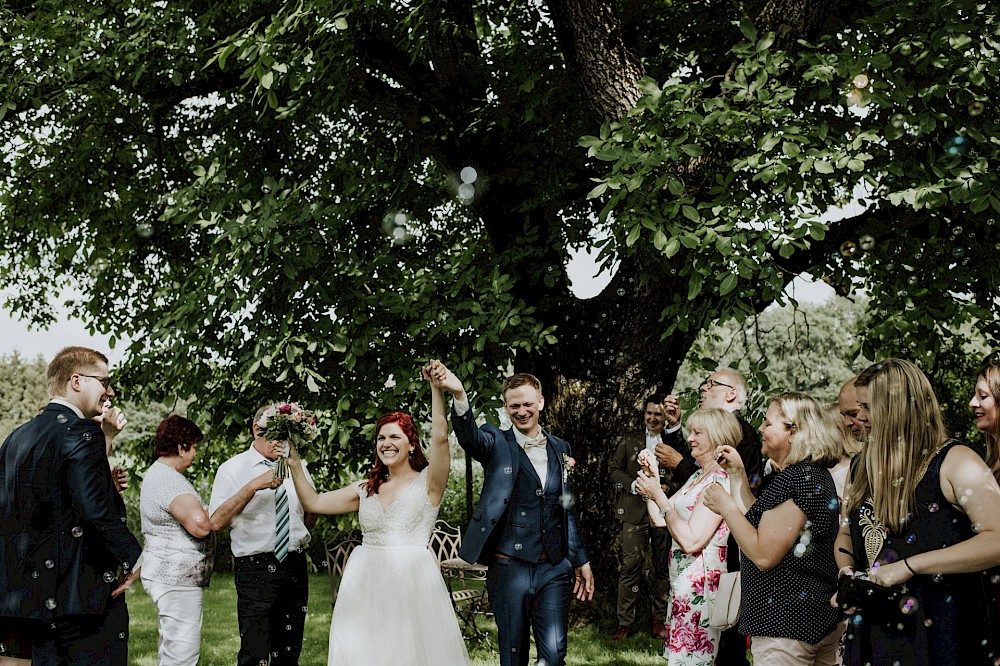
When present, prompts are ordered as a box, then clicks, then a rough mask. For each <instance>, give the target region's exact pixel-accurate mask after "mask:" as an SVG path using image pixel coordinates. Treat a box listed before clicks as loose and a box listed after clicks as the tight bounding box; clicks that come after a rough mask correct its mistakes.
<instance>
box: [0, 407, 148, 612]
mask: <svg viewBox="0 0 1000 666" xmlns="http://www.w3.org/2000/svg"><path fill="white" fill-rule="evenodd" d="M141 552H142V548H141V547H140V546H139V542H138V541H137V540H136V538H135V537H134V536H133V535H132V533H131V532H129V530H128V527H127V526H126V524H125V504H124V502H123V501H122V499H121V496H120V495H119V494H118V491H117V490H116V489H115V487H114V481H113V480H112V478H111V470H110V468H109V465H108V457H107V455H106V453H105V444H104V434H103V433H102V432H101V428H100V426H99V425H97V423H95V422H94V421H91V420H89V419H81V418H79V417H77V416H76V414H75V413H74V412H73V410H72V409H70V408H69V407H66V406H64V405H59V404H56V403H49V405H48V406H46V408H45V410H44V411H43V412H42V413H41V414H39V415H38V416H36V417H35V418H34V419H32V420H31V421H29V422H28V423H26V424H24V425H22V426H21V427H19V428H18V429H17V430H15V431H14V432H13V433H12V434H11V435H10V436H9V437H8V438H7V440H6V441H5V442H4V444H3V446H2V447H0V616H8V617H21V618H30V619H39V620H47V621H50V620H52V619H53V618H56V617H59V616H62V615H70V614H102V613H104V611H105V609H106V607H107V605H108V601H109V599H110V597H111V591H112V590H113V589H114V588H115V586H116V583H117V581H116V575H117V573H119V570H120V569H121V568H122V567H125V568H127V569H131V568H132V567H133V566H134V565H135V562H136V560H138V559H139V554H140V553H141Z"/></svg>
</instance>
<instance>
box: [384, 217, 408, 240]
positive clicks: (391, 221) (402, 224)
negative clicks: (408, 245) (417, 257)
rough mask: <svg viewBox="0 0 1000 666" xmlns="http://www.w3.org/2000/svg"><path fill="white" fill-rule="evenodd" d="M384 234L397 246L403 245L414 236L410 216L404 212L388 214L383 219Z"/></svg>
mask: <svg viewBox="0 0 1000 666" xmlns="http://www.w3.org/2000/svg"><path fill="white" fill-rule="evenodd" d="M382 232H383V233H385V235H386V236H388V237H389V238H390V240H392V242H393V244H395V245H402V244H403V243H405V242H407V241H409V240H410V239H411V238H412V237H413V236H412V235H411V234H410V216H409V215H407V214H406V213H403V212H396V213H388V214H387V215H386V216H385V217H383V218H382Z"/></svg>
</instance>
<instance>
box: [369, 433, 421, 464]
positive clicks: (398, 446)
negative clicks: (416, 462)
mask: <svg viewBox="0 0 1000 666" xmlns="http://www.w3.org/2000/svg"><path fill="white" fill-rule="evenodd" d="M411 450H413V445H412V444H410V439H409V438H408V437H407V436H406V433H404V432H403V429H402V428H400V427H399V424H398V423H386V424H385V425H384V426H382V428H381V430H379V431H378V436H377V437H376V438H375V453H376V454H377V455H378V457H379V460H381V461H382V463H383V464H384V465H385V466H386V467H395V466H397V465H400V464H404V463H405V464H409V458H410V451H411Z"/></svg>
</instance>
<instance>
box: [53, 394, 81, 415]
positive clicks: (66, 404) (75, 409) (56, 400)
mask: <svg viewBox="0 0 1000 666" xmlns="http://www.w3.org/2000/svg"><path fill="white" fill-rule="evenodd" d="M49 402H54V403H56V404H57V405H62V406H63V407H69V408H70V409H72V410H73V413H74V414H76V415H77V416H79V417H80V418H81V419H82V418H83V412H81V411H80V408H79V407H77V406H76V405H74V404H73V403H71V402H70V401H68V400H63V399H62V398H52V399H51V400H49Z"/></svg>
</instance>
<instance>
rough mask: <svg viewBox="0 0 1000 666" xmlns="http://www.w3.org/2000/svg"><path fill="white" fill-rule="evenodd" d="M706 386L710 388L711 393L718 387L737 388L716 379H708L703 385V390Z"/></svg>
mask: <svg viewBox="0 0 1000 666" xmlns="http://www.w3.org/2000/svg"><path fill="white" fill-rule="evenodd" d="M706 386H707V387H708V389H707V390H709V391H711V390H712V389H713V388H715V387H716V386H725V387H726V388H736V387H735V386H733V385H732V384H723V383H722V382H718V381H716V380H714V379H706V380H705V381H703V382H702V383H701V388H705V387H706Z"/></svg>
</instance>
